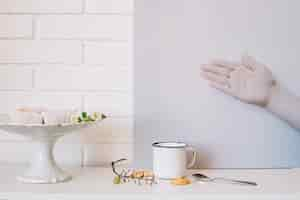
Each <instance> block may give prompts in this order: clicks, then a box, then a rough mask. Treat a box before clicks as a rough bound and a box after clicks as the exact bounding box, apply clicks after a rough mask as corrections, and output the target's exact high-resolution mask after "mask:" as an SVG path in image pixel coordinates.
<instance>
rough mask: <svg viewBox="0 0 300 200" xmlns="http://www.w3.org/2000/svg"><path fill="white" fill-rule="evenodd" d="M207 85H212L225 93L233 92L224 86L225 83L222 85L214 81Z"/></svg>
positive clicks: (230, 93)
mask: <svg viewBox="0 0 300 200" xmlns="http://www.w3.org/2000/svg"><path fill="white" fill-rule="evenodd" d="M209 85H210V87H213V88H215V89H217V90H220V91H222V92H224V93H225V94H228V95H231V96H234V95H233V93H232V90H231V88H230V87H228V86H226V85H222V84H219V83H216V82H210V83H209Z"/></svg>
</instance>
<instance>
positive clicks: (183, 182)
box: [171, 177, 191, 185]
mask: <svg viewBox="0 0 300 200" xmlns="http://www.w3.org/2000/svg"><path fill="white" fill-rule="evenodd" d="M171 184H172V185H188V184H191V181H190V180H189V179H188V178H186V177H180V178H175V179H173V180H171Z"/></svg>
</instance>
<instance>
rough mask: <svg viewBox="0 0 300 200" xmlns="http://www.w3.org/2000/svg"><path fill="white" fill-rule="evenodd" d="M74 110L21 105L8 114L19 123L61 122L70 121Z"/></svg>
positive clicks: (74, 113)
mask: <svg viewBox="0 0 300 200" xmlns="http://www.w3.org/2000/svg"><path fill="white" fill-rule="evenodd" d="M76 114H78V112H77V111H76V110H48V109H45V108H31V107H22V108H18V109H16V110H15V111H14V112H12V113H11V114H10V119H11V121H12V122H14V123H20V124H63V123H70V122H72V117H73V116H74V115H76Z"/></svg>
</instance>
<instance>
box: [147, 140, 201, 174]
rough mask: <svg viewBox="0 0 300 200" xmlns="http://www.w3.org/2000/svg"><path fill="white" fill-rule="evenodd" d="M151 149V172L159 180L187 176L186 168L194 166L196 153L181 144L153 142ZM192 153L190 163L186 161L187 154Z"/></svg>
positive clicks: (189, 147)
mask: <svg viewBox="0 0 300 200" xmlns="http://www.w3.org/2000/svg"><path fill="white" fill-rule="evenodd" d="M152 149H153V172H154V174H155V175H156V176H157V177H158V178H161V179H173V178H178V177H183V176H186V175H187V168H191V167H193V166H194V164H195V162H196V159H197V152H196V151H195V149H194V148H193V147H191V146H188V145H187V144H185V143H182V142H155V143H153V144H152ZM188 151H192V152H193V156H192V159H191V161H190V162H189V163H188V161H187V152H188Z"/></svg>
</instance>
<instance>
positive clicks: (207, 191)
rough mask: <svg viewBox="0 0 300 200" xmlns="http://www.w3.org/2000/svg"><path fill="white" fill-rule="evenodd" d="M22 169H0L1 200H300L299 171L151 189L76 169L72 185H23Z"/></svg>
mask: <svg viewBox="0 0 300 200" xmlns="http://www.w3.org/2000/svg"><path fill="white" fill-rule="evenodd" d="M23 169H24V166H20V165H19V166H18V165H6V164H1V165H0V177H1V179H0V199H1V200H3V199H7V200H11V199H13V200H15V199H22V200H23V199H26V200H27V199H39V200H44V199H45V200H67V199H80V200H89V199H91V200H92V199H98V200H99V199H105V200H110V199H120V200H124V199H130V200H134V199H157V200H159V199H164V200H165V199H184V200H189V199H215V200H216V199H247V200H248V199H300V169H276V170H271V169H266V170H196V171H197V172H201V173H204V174H206V175H210V176H218V177H228V178H235V179H242V180H249V181H255V182H257V183H258V186H257V187H253V186H239V185H230V184H223V183H193V184H191V185H187V186H173V185H171V184H170V183H169V182H168V181H160V183H159V184H157V185H154V186H152V187H151V186H148V185H143V186H139V185H135V184H134V183H126V184H120V185H114V184H113V183H112V180H113V174H112V172H111V169H110V168H75V169H70V168H68V170H69V171H71V173H72V174H73V176H74V178H73V180H72V181H69V182H66V183H60V184H52V185H46V184H44V185H37V184H22V183H19V182H17V181H16V180H15V175H17V174H21V173H22V171H23Z"/></svg>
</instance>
